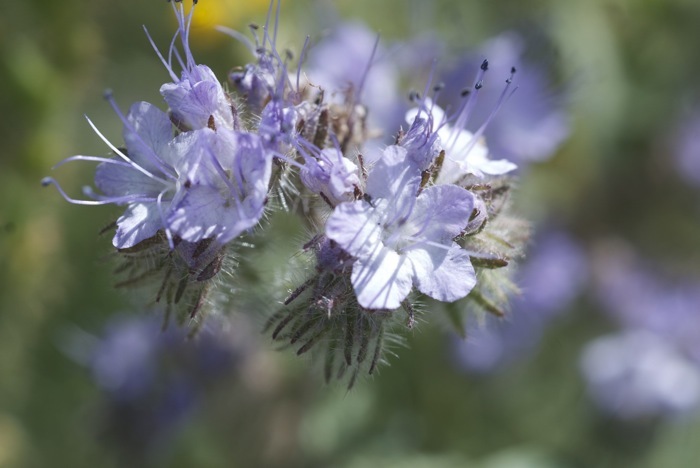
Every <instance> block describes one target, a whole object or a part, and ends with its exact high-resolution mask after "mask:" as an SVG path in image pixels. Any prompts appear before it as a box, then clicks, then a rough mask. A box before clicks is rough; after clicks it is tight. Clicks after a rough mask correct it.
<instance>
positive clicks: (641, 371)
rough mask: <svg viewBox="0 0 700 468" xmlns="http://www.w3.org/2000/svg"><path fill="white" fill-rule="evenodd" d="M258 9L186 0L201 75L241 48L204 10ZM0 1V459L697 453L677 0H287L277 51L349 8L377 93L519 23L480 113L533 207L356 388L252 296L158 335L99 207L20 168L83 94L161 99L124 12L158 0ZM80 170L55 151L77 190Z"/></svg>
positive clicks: (696, 265)
mask: <svg viewBox="0 0 700 468" xmlns="http://www.w3.org/2000/svg"><path fill="white" fill-rule="evenodd" d="M266 9H267V2H266V1H264V0H255V1H248V2H240V1H235V0H200V4H199V6H198V12H197V18H196V23H195V26H194V28H193V39H192V48H193V50H194V52H195V56H196V58H197V59H198V61H199V62H200V63H206V64H208V65H209V66H210V67H211V68H212V69H213V70H215V72H216V73H217V74H218V75H219V76H220V77H221V79H222V80H224V79H225V75H226V73H228V72H229V71H230V70H231V69H232V68H233V67H234V66H236V65H242V64H244V63H246V62H247V61H249V60H250V59H251V57H249V56H248V55H247V51H246V49H245V48H244V47H242V46H241V45H240V44H237V43H236V42H234V41H233V40H231V38H229V37H226V36H224V35H222V34H220V33H217V32H215V31H213V29H212V28H213V26H214V25H217V24H222V25H225V26H229V27H232V28H235V29H238V30H240V31H243V32H247V24H249V23H250V22H253V21H254V22H257V23H262V22H264V18H265V11H266ZM0 12H1V13H0V89H1V90H2V91H1V92H0V112H1V115H2V125H1V126H0V132H1V133H0V141H1V142H2V145H3V149H2V153H1V155H0V375H1V376H2V377H1V378H0V466H3V467H4V466H12V467H14V466H17V467H25V466H27V467H46V466H52V467H62V466H66V467H77V466H99V467H102V466H104V467H116V466H126V465H127V464H128V465H133V466H162V467H165V466H167V467H171V466H172V467H191V466H199V467H234V466H343V467H365V466H368V467H369V466H391V467H479V468H482V467H484V468H485V467H488V468H515V467H518V468H520V467H522V468H529V467H532V468H548V467H645V468H656V467H664V468H666V467H670V468H676V467H678V468H686V467H687V468H691V467H695V466H700V461H698V460H700V445H699V441H700V414H699V413H698V410H697V407H698V406H699V405H700V317H699V316H698V314H700V85H699V84H698V80H697V77H698V76H700V59H699V58H698V53H697V47H696V46H697V44H699V43H700V28H698V25H699V24H700V3H698V2H697V1H696V0H644V1H641V0H570V1H566V2H563V1H559V0H518V1H512V0H498V1H491V2H479V1H463V0H460V1H457V0H453V1H450V0H436V1H432V2H423V1H419V0H415V1H407V0H386V1H382V2H377V1H368V0H353V1H349V0H338V1H322V0H318V1H312V0H294V1H291V0H285V1H283V4H282V16H281V24H280V26H281V29H280V41H281V43H282V44H284V46H285V47H287V46H288V47H289V48H290V49H291V50H294V51H296V53H297V55H298V52H299V49H300V46H301V44H302V43H303V41H304V38H305V36H306V35H307V34H310V35H311V36H312V37H313V38H316V40H317V41H318V43H319V46H318V47H321V44H322V43H323V40H329V41H330V40H331V38H332V37H333V36H334V34H336V33H338V31H341V30H343V29H342V28H343V27H344V26H343V25H344V24H346V22H347V21H350V20H352V21H354V22H355V23H354V24H355V27H356V28H359V30H363V29H362V28H363V27H366V28H368V30H371V31H379V32H381V34H382V47H383V49H382V50H383V52H382V55H381V60H380V62H381V64H380V65H379V66H378V67H379V68H381V67H382V66H384V65H386V64H392V65H391V66H394V67H395V68H394V69H392V70H393V72H395V73H397V74H398V76H400V83H399V85H398V87H397V88H396V91H397V92H398V93H399V95H400V96H406V95H407V94H408V91H409V90H410V88H411V87H412V86H421V83H424V80H425V78H426V70H427V68H429V67H430V63H431V59H432V58H433V56H439V57H440V62H439V63H440V64H441V65H440V70H442V71H444V72H445V75H444V76H445V77H446V84H447V85H448V87H449V85H450V81H447V80H457V81H459V80H460V79H461V78H463V79H464V83H468V82H469V80H470V79H471V78H470V76H472V75H470V74H472V73H473V71H472V69H473V63H474V57H477V58H479V60H480V57H482V56H483V55H484V54H485V53H486V52H485V51H491V53H492V54H493V56H490V57H489V58H491V61H492V63H497V62H498V60H495V59H494V57H498V53H499V52H497V51H498V47H496V46H498V44H501V45H503V38H504V37H505V38H511V39H512V38H513V37H517V41H516V42H517V44H518V47H519V49H517V48H516V50H517V51H518V53H516V54H515V55H512V50H511V49H507V50H506V52H507V51H508V50H511V55H510V56H509V55H508V53H506V54H505V57H514V59H513V60H515V61H517V62H518V65H519V69H520V70H521V71H522V73H523V77H524V78H523V83H522V86H521V88H520V89H519V90H518V92H517V93H516V95H515V96H514V97H513V99H512V101H511V102H508V103H506V105H505V106H504V107H503V108H502V110H501V111H499V114H498V116H497V117H496V119H495V120H494V126H493V128H494V129H499V128H500V127H499V123H498V122H499V118H502V119H504V120H503V122H507V121H508V120H507V119H508V115H509V112H511V115H516V116H520V117H519V118H520V119H521V120H520V123H521V124H523V125H532V128H531V129H530V130H529V133H528V134H527V135H525V137H523V136H522V135H520V138H521V139H520V140H518V139H517V137H518V136H517V134H516V133H517V132H516V133H514V131H513V130H512V129H510V130H509V129H508V128H507V127H508V126H507V125H501V127H505V130H503V133H502V134H501V136H502V138H504V140H503V141H504V142H505V143H500V144H505V145H508V144H509V143H510V142H516V141H517V142H518V143H517V144H511V148H510V150H512V151H514V152H515V153H518V151H520V154H511V155H509V156H510V157H512V158H515V159H518V162H519V164H520V165H521V169H520V175H521V179H520V182H519V185H518V190H517V192H516V193H515V195H514V197H513V200H514V211H515V212H517V213H518V215H519V216H521V217H523V218H525V219H527V220H529V221H531V222H532V223H533V226H534V236H533V242H532V243H531V246H530V249H529V251H528V255H527V257H526V259H525V260H524V262H523V265H522V267H521V268H520V270H519V273H517V276H516V277H517V278H519V282H520V284H521V286H522V288H523V293H522V295H521V296H519V297H517V298H515V299H514V300H513V302H512V304H511V306H510V313H509V315H508V317H507V319H506V320H503V321H500V322H499V321H495V320H486V321H485V323H484V321H483V320H482V321H479V320H475V321H474V323H469V324H467V325H466V328H465V334H466V339H464V338H461V337H459V336H458V334H456V333H454V332H453V331H451V330H450V327H449V326H448V325H447V321H446V320H437V319H436V320H432V317H430V316H429V315H430V313H431V311H426V312H425V315H424V317H423V320H422V321H423V322H424V323H422V324H421V326H420V327H419V328H418V329H417V330H415V331H413V332H410V333H409V334H408V340H407V343H408V346H407V347H406V348H400V349H396V353H397V357H392V358H391V359H390V364H391V365H390V366H388V367H384V368H382V369H381V372H380V374H379V375H378V376H375V377H374V378H372V379H364V380H361V381H359V382H358V383H357V384H356V385H355V387H354V388H353V389H352V390H351V391H347V390H346V388H345V387H344V385H342V384H340V385H334V384H331V385H324V384H323V383H322V379H321V377H320V376H319V374H318V373H317V372H315V371H314V370H313V368H312V366H309V365H308V362H305V361H304V360H303V359H298V358H296V357H295V356H292V354H293V353H289V352H280V351H277V350H275V349H274V346H273V345H272V344H271V343H270V341H269V338H268V337H266V336H264V335H262V334H261V333H260V326H261V323H263V322H264V317H261V316H262V315H263V314H264V311H259V310H246V311H234V312H235V313H233V314H232V315H233V317H232V318H231V319H230V320H228V321H226V323H224V324H220V323H212V324H211V325H209V326H208V327H209V328H207V326H205V329H204V330H203V331H202V333H201V339H200V340H198V341H197V342H196V343H193V342H188V341H183V339H182V336H181V332H179V331H178V330H177V329H173V328H171V329H169V330H168V331H167V332H166V333H164V334H161V333H160V332H159V331H158V330H159V326H160V324H159V322H158V320H156V319H154V317H153V315H152V314H149V313H148V312H147V311H144V310H138V309H137V308H136V306H135V305H136V304H138V301H134V299H133V296H132V295H130V293H129V292H128V291H125V290H120V289H115V288H114V287H113V283H114V279H113V276H112V273H111V270H112V268H113V263H110V242H109V238H108V237H109V236H99V235H98V232H99V231H100V230H101V228H103V227H104V226H105V225H107V224H108V223H109V222H110V221H111V220H112V219H113V218H114V216H115V214H116V213H117V212H118V210H116V209H115V208H113V207H78V206H73V205H69V204H67V203H65V202H64V201H63V200H62V199H61V198H60V197H59V196H58V194H57V193H56V192H55V191H54V190H42V188H41V187H40V184H39V181H40V180H41V178H42V177H43V176H45V175H47V174H49V173H51V167H52V166H53V165H55V164H56V163H57V162H59V161H60V160H61V159H63V158H65V157H67V156H71V155H74V154H92V155H102V154H105V152H106V148H105V147H104V145H103V144H102V142H101V141H100V140H99V139H98V138H97V136H96V135H95V134H94V133H93V132H92V131H91V130H90V128H89V126H88V125H87V123H86V121H85V120H84V118H83V114H87V115H89V116H90V118H91V119H92V120H93V121H94V122H95V123H96V125H97V126H98V127H99V128H100V129H101V130H102V131H103V133H104V134H105V135H108V136H109V137H110V138H112V139H113V141H119V138H120V137H119V135H120V122H119V120H118V118H117V117H116V116H115V115H114V114H113V113H112V111H111V109H110V108H109V106H108V105H107V104H106V102H104V100H103V99H102V97H101V96H102V92H103V90H104V89H105V88H108V87H109V88H111V89H113V90H114V93H115V97H116V99H117V101H118V102H119V103H120V105H121V106H122V107H123V108H126V107H127V106H128V105H129V104H130V103H131V102H133V101H136V100H146V101H150V102H156V103H160V102H161V101H160V97H159V94H158V89H159V87H160V85H161V84H162V83H163V82H165V81H166V80H167V79H168V77H167V74H166V72H165V70H164V68H163V67H162V66H161V65H160V63H159V62H158V60H157V58H156V56H155V54H154V52H153V50H152V49H151V47H150V45H149V43H148V41H147V40H146V37H145V35H144V33H143V30H142V28H141V25H142V24H145V25H147V27H148V29H149V31H150V33H151V35H152V36H153V38H154V40H155V41H156V42H157V43H158V44H159V45H160V46H161V48H165V47H166V46H167V44H168V42H169V40H170V38H171V36H172V33H173V32H174V30H175V22H174V18H173V15H172V12H171V11H170V8H169V6H168V5H167V4H166V3H165V2H163V1H155V0H153V1H148V2H145V1H138V2H137V1H129V0H126V1H121V2H114V1H106V0H93V1H91V2H84V1H80V0H64V1H61V2H56V1H48V0H25V1H21V2H17V1H15V2H10V1H5V2H3V3H2V5H0ZM358 25H363V26H358ZM356 34H358V36H357V38H354V37H355V36H351V37H352V39H350V42H351V43H362V41H365V40H366V37H361V36H360V33H359V32H358V33H356ZM504 34H505V36H504ZM499 38H500V39H501V42H500V43H499V42H494V40H497V39H499ZM506 42H507V41H506ZM370 43H371V41H370ZM494 47H495V48H494ZM494 50H495V51H496V52H493V51H494ZM318 60H321V59H318ZM505 60H507V59H502V61H505ZM477 63H478V62H477ZM426 64H427V65H426ZM316 65H317V66H319V67H324V66H326V67H327V68H333V67H335V66H336V65H335V64H324V63H323V60H321V62H320V63H319V64H316ZM331 65H332V66H331ZM501 65H503V63H501ZM505 66H506V67H509V66H510V63H507V64H505ZM460 67H464V68H460ZM470 67H472V68H470ZM506 69H507V68H506ZM387 73H388V72H387ZM528 73H529V75H528ZM528 76H529V78H528V80H530V81H532V82H533V83H530V81H526V80H525V77H528ZM377 79H378V78H377ZM496 89H497V87H496ZM380 94H381V93H380ZM404 101H405V102H404V104H403V105H408V103H407V99H404ZM367 104H368V106H369V108H370V112H371V111H372V110H371V109H372V105H373V103H372V102H368V103H367ZM379 104H380V103H377V107H379ZM509 106H510V107H509ZM486 109H487V111H488V110H489V109H490V108H489V107H486ZM528 112H532V114H529V113H528ZM546 118H551V119H552V120H550V121H547V122H546V123H547V125H545V123H543V122H545V121H546ZM536 123H542V125H541V126H540V127H537V129H535V127H536V125H535V124H536ZM535 130H537V132H535ZM494 131H495V130H494ZM509 132H510V133H509ZM529 137H532V138H530V139H528V138H529ZM491 138H492V139H493V140H494V145H497V144H499V142H498V140H497V138H499V137H498V135H494V136H493V137H491ZM510 138H513V140H511V139H510ZM541 140H543V141H541ZM535 144H539V145H540V146H538V147H537V148H539V151H537V152H536V154H530V152H528V148H532V146H531V145H535ZM513 146H514V148H513ZM507 150H508V148H506V149H504V150H503V151H507ZM92 170H93V169H92V167H90V165H89V164H84V165H83V164H79V163H78V164H72V165H66V166H63V167H61V168H59V169H57V170H55V171H54V172H53V173H52V174H53V175H54V176H56V177H57V178H59V179H60V180H61V182H62V183H63V184H64V186H65V187H66V189H67V191H69V192H70V193H78V192H79V191H80V187H81V186H83V185H85V184H88V183H90V182H91V171H92ZM297 227H298V226H297ZM294 228H295V225H294V222H293V220H290V219H286V218H285V216H279V217H276V218H275V219H273V220H272V221H270V223H269V225H268V226H267V228H266V229H265V235H264V239H263V240H262V241H261V242H260V245H259V246H258V253H256V254H255V255H257V257H256V258H257V259H258V260H257V265H258V266H259V269H260V271H266V270H272V269H273V268H274V265H275V262H279V259H280V258H290V257H291V256H293V255H294V253H295V251H296V249H298V247H299V240H300V238H299V237H298V236H290V235H289V234H288V233H289V232H290V229H294ZM285 256H286V257H285Z"/></svg>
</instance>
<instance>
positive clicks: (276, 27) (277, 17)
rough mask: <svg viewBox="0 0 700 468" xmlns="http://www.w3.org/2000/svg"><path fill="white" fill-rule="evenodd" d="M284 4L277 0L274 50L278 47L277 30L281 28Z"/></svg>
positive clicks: (273, 39)
mask: <svg viewBox="0 0 700 468" xmlns="http://www.w3.org/2000/svg"><path fill="white" fill-rule="evenodd" d="M281 4H282V0H277V11H276V12H275V29H274V32H273V35H272V48H273V49H274V48H276V47H277V29H278V28H279V24H280V6H281Z"/></svg>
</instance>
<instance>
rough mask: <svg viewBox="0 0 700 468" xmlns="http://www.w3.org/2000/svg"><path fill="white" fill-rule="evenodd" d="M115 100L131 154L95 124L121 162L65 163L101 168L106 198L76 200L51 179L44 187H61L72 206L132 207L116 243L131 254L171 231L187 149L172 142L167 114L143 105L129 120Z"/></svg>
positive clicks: (98, 182) (122, 221) (101, 186)
mask: <svg viewBox="0 0 700 468" xmlns="http://www.w3.org/2000/svg"><path fill="white" fill-rule="evenodd" d="M109 100H110V103H111V104H112V105H113V107H114V108H115V110H117V113H118V114H119V115H120V117H122V120H123V121H124V130H123V136H124V142H125V144H126V149H125V150H124V151H122V150H119V149H118V148H116V147H115V146H114V145H112V144H111V143H110V142H109V141H108V140H107V139H106V138H105V137H104V136H103V135H102V134H101V133H100V132H99V131H98V130H97V128H96V127H95V126H94V125H92V122H90V125H91V126H92V127H93V130H95V132H96V133H97V134H98V135H99V136H100V138H102V139H103V141H105V142H106V143H107V144H108V145H109V146H110V148H111V149H112V151H114V152H115V153H116V154H117V156H115V157H113V158H111V159H107V158H100V157H94V156H73V157H71V158H68V159H66V160H65V161H63V163H65V162H68V161H74V160H83V161H97V162H100V163H101V164H100V165H99V166H98V167H97V171H96V174H95V185H97V187H98V188H99V189H100V190H101V191H102V192H103V193H102V194H98V193H95V192H93V191H92V190H91V189H89V188H88V189H86V190H85V191H86V195H88V196H90V197H91V198H93V199H94V200H74V199H72V198H70V197H68V196H67V195H66V194H65V193H64V192H63V190H62V189H61V187H60V186H59V185H58V184H57V183H56V182H55V181H54V180H53V179H51V178H45V179H44V181H43V184H44V185H47V184H54V185H56V187H57V188H58V189H59V191H60V192H61V194H62V195H63V196H64V198H66V200H68V201H70V202H72V203H77V204H85V205H99V204H107V203H114V204H117V205H124V204H126V205H128V208H127V210H126V212H125V213H124V214H123V215H122V216H121V217H119V219H118V220H117V222H116V225H117V232H116V234H115V236H114V240H113V244H114V246H115V247H116V248H118V249H125V248H130V247H133V246H134V245H136V244H138V243H139V242H141V241H143V240H145V239H148V238H150V237H153V236H154V235H155V234H156V232H157V231H159V230H160V229H163V228H164V227H165V216H166V214H167V212H168V209H169V206H170V202H171V201H172V199H173V198H174V197H175V195H176V193H177V191H178V189H179V188H180V180H179V175H178V171H177V169H176V168H175V167H176V166H177V165H178V164H179V162H180V161H181V160H182V159H183V158H184V157H185V155H184V153H183V151H182V148H181V147H179V145H177V144H176V142H174V141H172V138H173V128H172V123H171V122H170V119H168V116H167V115H166V114H165V113H164V112H163V111H161V110H160V109H158V108H156V107H155V106H153V105H151V104H149V103H147V102H139V103H136V104H134V105H133V106H132V107H131V110H130V111H129V113H128V115H127V116H126V117H124V116H123V115H122V114H121V112H119V110H118V108H117V107H116V104H114V101H113V100H112V99H111V96H110V97H109ZM63 163H61V164H63Z"/></svg>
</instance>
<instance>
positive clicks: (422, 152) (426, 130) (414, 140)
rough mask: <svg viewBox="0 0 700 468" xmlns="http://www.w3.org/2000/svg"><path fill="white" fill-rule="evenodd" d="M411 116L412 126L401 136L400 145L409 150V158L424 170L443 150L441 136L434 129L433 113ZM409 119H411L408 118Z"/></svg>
mask: <svg viewBox="0 0 700 468" xmlns="http://www.w3.org/2000/svg"><path fill="white" fill-rule="evenodd" d="M412 114H413V113H411V115H409V117H411V119H410V121H409V123H410V124H411V126H410V127H409V129H408V131H407V132H406V134H405V135H403V136H402V137H401V140H400V141H399V146H401V147H402V148H405V149H406V151H407V152H408V155H407V157H408V159H409V160H410V161H412V162H413V163H414V164H415V165H416V167H417V168H418V169H419V170H421V171H424V170H426V169H428V167H430V164H431V163H432V162H433V161H434V160H435V158H436V157H437V156H438V155H439V154H440V151H442V145H441V143H440V137H439V136H438V133H437V132H436V131H434V125H435V121H434V120H433V118H432V115H426V114H425V113H416V114H415V116H413V115H412ZM407 120H409V119H407Z"/></svg>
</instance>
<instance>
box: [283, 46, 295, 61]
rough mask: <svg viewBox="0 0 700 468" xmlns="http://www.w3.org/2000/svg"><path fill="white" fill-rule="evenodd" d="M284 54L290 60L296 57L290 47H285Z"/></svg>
mask: <svg viewBox="0 0 700 468" xmlns="http://www.w3.org/2000/svg"><path fill="white" fill-rule="evenodd" d="M284 56H285V57H287V60H289V61H291V60H293V59H294V53H293V52H292V51H291V50H289V49H285V51H284Z"/></svg>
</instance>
